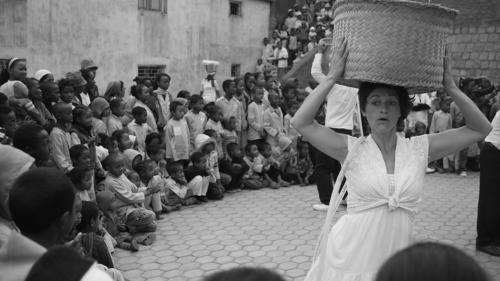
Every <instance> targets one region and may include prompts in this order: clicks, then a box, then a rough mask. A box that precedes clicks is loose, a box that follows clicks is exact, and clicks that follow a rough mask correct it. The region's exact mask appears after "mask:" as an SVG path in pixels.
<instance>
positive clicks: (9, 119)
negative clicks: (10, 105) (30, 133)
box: [0, 111, 17, 137]
mask: <svg viewBox="0 0 500 281" xmlns="http://www.w3.org/2000/svg"><path fill="white" fill-rule="evenodd" d="M0 126H2V127H4V129H5V131H6V132H5V133H6V134H7V136H9V137H13V136H14V133H15V132H16V129H17V123H16V114H15V113H14V111H12V112H10V113H8V114H5V115H4V114H2V115H0Z"/></svg>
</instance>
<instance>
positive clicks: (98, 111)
mask: <svg viewBox="0 0 500 281" xmlns="http://www.w3.org/2000/svg"><path fill="white" fill-rule="evenodd" d="M108 108H109V103H108V102H107V101H106V100H105V99H104V98H102V97H97V98H95V99H94V100H93V101H92V103H91V104H90V109H91V110H92V114H93V115H94V116H95V117H96V118H101V117H102V113H103V112H104V111H105V110H106V109H108Z"/></svg>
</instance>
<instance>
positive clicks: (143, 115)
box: [127, 106, 154, 154]
mask: <svg viewBox="0 0 500 281" xmlns="http://www.w3.org/2000/svg"><path fill="white" fill-rule="evenodd" d="M132 115H133V116H134V120H133V121H132V122H130V123H129V124H128V125H127V128H128V133H129V134H130V135H133V136H135V137H136V142H137V149H138V150H139V152H141V153H142V154H144V153H145V152H146V136H147V135H148V134H149V133H152V132H154V131H153V129H152V128H151V127H149V125H148V123H147V119H148V114H147V111H146V109H144V108H143V107H139V106H138V107H134V109H132Z"/></svg>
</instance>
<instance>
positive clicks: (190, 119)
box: [185, 95, 207, 150]
mask: <svg viewBox="0 0 500 281" xmlns="http://www.w3.org/2000/svg"><path fill="white" fill-rule="evenodd" d="M189 104H190V107H191V110H189V111H188V113H186V116H185V118H186V121H187V124H188V127H189V143H190V144H191V148H192V150H194V139H195V138H196V136H197V135H199V134H203V131H204V130H205V124H206V123H207V115H206V114H205V112H203V111H202V110H203V106H204V102H203V98H202V97H201V96H200V95H193V96H191V98H190V99H189Z"/></svg>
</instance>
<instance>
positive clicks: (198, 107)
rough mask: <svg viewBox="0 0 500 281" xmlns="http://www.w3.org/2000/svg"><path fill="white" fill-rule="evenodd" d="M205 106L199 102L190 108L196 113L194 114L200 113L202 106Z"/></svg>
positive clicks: (201, 101)
mask: <svg viewBox="0 0 500 281" xmlns="http://www.w3.org/2000/svg"><path fill="white" fill-rule="evenodd" d="M204 105H205V104H204V103H203V100H199V101H198V102H197V103H195V104H192V105H191V106H192V107H193V109H194V110H195V111H196V112H200V111H202V110H203V106H204Z"/></svg>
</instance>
